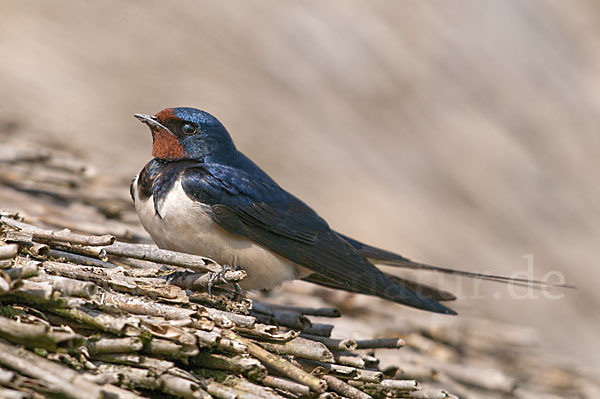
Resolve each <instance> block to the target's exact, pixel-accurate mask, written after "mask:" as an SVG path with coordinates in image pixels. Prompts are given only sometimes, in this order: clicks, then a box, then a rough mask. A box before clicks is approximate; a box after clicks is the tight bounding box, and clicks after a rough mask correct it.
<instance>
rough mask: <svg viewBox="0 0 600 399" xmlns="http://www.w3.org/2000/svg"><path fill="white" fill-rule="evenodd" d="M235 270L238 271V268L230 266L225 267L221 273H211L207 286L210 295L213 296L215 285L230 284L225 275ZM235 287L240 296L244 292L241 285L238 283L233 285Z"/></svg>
mask: <svg viewBox="0 0 600 399" xmlns="http://www.w3.org/2000/svg"><path fill="white" fill-rule="evenodd" d="M234 270H236V268H234V267H232V266H229V265H223V268H222V269H221V271H219V272H210V273H209V276H208V285H207V291H208V295H210V296H212V288H213V287H214V286H215V284H219V283H223V284H228V283H229V281H227V279H226V278H225V273H227V272H229V271H234ZM233 286H234V288H235V292H236V293H238V294H239V293H241V292H242V288H241V287H240V285H239V284H238V283H233Z"/></svg>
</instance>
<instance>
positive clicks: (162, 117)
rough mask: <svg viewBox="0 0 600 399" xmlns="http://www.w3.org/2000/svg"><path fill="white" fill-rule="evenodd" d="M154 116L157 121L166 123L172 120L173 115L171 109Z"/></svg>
mask: <svg viewBox="0 0 600 399" xmlns="http://www.w3.org/2000/svg"><path fill="white" fill-rule="evenodd" d="M154 116H156V117H157V118H158V120H159V121H166V120H167V119H170V118H173V117H174V116H175V115H174V114H173V108H167V109H163V110H162V111H160V112H159V113H158V114H156V115H154Z"/></svg>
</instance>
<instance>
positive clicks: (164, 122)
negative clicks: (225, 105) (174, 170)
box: [135, 108, 236, 161]
mask: <svg viewBox="0 0 600 399" xmlns="http://www.w3.org/2000/svg"><path fill="white" fill-rule="evenodd" d="M135 117H136V118H138V119H139V120H140V121H141V122H143V123H145V124H147V125H148V127H150V131H151V132H152V142H153V144H152V155H153V156H154V157H155V158H158V159H162V160H166V161H175V160H181V159H198V160H202V161H206V160H217V159H224V158H227V157H228V156H231V155H232V154H234V153H235V152H236V149H235V145H234V144H233V141H232V140H231V137H230V136H229V133H228V132H227V129H225V127H224V126H223V125H222V124H221V122H219V121H218V120H217V118H215V117H214V116H212V115H211V114H209V113H208V112H204V111H200V110H199V109H195V108H167V109H164V110H162V111H160V112H159V113H157V114H156V115H154V116H151V115H143V114H135Z"/></svg>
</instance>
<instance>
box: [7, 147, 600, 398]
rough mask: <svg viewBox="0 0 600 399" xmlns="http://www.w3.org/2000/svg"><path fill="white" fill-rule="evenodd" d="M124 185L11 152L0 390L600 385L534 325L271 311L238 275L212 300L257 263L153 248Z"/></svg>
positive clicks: (291, 392)
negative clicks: (544, 344) (561, 357)
mask: <svg viewBox="0 0 600 399" xmlns="http://www.w3.org/2000/svg"><path fill="white" fill-rule="evenodd" d="M117 186H119V187H120V188H119V189H113V188H111V187H114V186H111V185H110V184H107V183H106V182H103V181H102V179H99V178H95V177H93V176H92V175H90V169H89V168H88V167H86V166H85V165H83V164H81V163H80V162H78V161H76V160H73V159H71V158H64V157H63V158H57V157H56V156H55V155H53V154H51V153H49V152H47V151H40V150H37V149H35V148H34V149H31V148H29V149H27V148H25V149H24V148H21V147H9V146H7V145H5V146H4V147H3V148H2V150H0V187H1V190H2V197H0V208H4V209H7V210H6V211H3V212H2V213H1V214H0V398H30V397H31V398H38V397H45V396H58V397H69V398H137V397H184V398H210V397H215V398H222V399H234V398H240V399H253V398H258V397H260V398H268V399H276V398H279V399H282V398H308V397H319V398H329V397H331V398H335V397H337V396H339V397H347V398H351V399H367V398H369V397H376V398H383V397H399V398H452V397H456V396H454V395H452V394H450V393H448V390H449V391H451V392H454V393H456V394H458V395H460V396H461V397H469V398H474V397H483V398H509V397H518V398H524V399H525V398H541V397H544V398H552V397H560V396H552V395H566V396H568V397H572V398H578V397H581V398H584V397H593V396H590V395H594V394H595V393H598V385H597V384H596V383H595V382H594V381H593V379H592V378H589V377H586V376H585V375H584V374H583V373H581V372H580V371H578V370H574V369H572V368H569V367H570V366H564V365H557V364H556V362H551V361H550V360H548V359H547V358H545V357H544V356H543V355H542V354H540V353H539V352H536V351H535V350H533V349H532V348H531V345H532V343H533V342H534V341H535V338H534V337H532V335H531V333H530V331H529V330H524V329H518V328H512V327H507V326H503V325H500V324H497V323H496V324H494V323H490V322H487V321H486V322H481V321H477V320H476V321H473V319H461V318H460V317H459V318H453V317H447V318H443V320H444V321H443V322H441V323H437V324H432V323H431V320H432V319H429V318H427V317H423V318H418V317H417V318H415V317H407V318H401V319H399V318H398V316H397V315H396V316H394V317H395V318H394V317H391V315H390V312H394V313H397V310H398V308H393V309H389V310H388V311H386V310H385V309H381V310H380V311H373V310H371V311H369V312H368V313H364V312H363V314H362V315H360V309H359V308H360V306H358V307H357V308H356V309H352V305H351V302H352V300H349V299H348V298H351V297H350V296H344V297H343V299H342V300H339V299H338V300H336V298H335V296H331V295H330V294H328V295H330V297H329V303H330V304H331V303H335V304H337V305H339V306H340V307H341V308H342V309H345V310H346V311H348V313H350V314H353V313H354V314H357V313H358V314H359V317H358V318H352V317H350V316H345V317H342V318H338V317H339V316H340V312H339V311H338V310H337V309H335V308H333V307H331V305H329V306H327V303H325V304H324V305H321V303H322V300H319V301H321V303H319V304H318V306H311V307H308V306H294V305H291V304H290V302H291V303H294V298H295V299H297V300H300V301H301V303H305V302H306V303H308V301H310V300H313V301H314V300H315V298H316V297H315V291H314V290H312V291H310V292H308V293H307V292H304V293H303V292H302V289H300V290H297V292H296V293H293V294H291V295H290V294H289V293H288V294H287V295H285V294H280V296H279V297H278V296H277V295H276V296H274V297H271V298H269V302H271V304H267V303H266V301H262V300H261V301H260V302H259V301H257V300H254V301H252V300H250V299H248V298H247V297H245V296H243V295H242V294H239V293H236V292H235V290H233V289H231V284H229V285H223V286H220V287H217V288H213V290H212V295H209V294H208V293H207V286H208V284H209V281H214V278H213V277H214V276H217V275H218V276H220V277H223V279H224V280H226V281H227V282H228V283H235V282H237V281H239V280H241V279H243V278H244V276H245V272H244V271H242V270H234V271H232V270H223V269H222V266H221V265H219V264H217V263H215V262H213V261H212V260H210V259H207V258H204V257H201V256H193V255H188V254H183V253H176V252H171V251H166V250H161V249H158V248H156V247H155V246H153V245H148V244H144V243H139V242H140V241H141V242H146V243H147V242H148V241H147V238H146V236H145V234H144V232H143V231H142V230H141V229H140V227H139V225H138V224H137V221H136V217H135V214H134V213H133V211H132V208H131V205H130V203H129V201H128V199H127V194H126V193H127V187H126V183H123V182H119V183H118V184H117ZM17 211H19V212H18V213H17ZM65 227H68V228H69V229H70V230H67V229H64V228H65ZM74 231H77V233H75V232H74ZM219 280H220V279H219ZM319 292H326V291H323V290H322V289H319ZM329 292H330V291H329ZM298 298H299V299H298ZM368 300H372V301H376V300H375V299H368ZM336 302H337V303H336ZM273 303H278V304H273ZM296 303H297V302H296ZM413 314H414V313H413ZM461 317H462V316H461ZM323 318H326V319H323ZM329 318H338V319H336V320H337V321H338V322H337V323H336V324H337V325H338V327H339V328H340V329H341V330H342V331H344V332H348V330H350V332H349V333H348V334H349V335H348V336H350V334H353V331H354V330H360V329H361V328H362V329H363V330H365V329H367V331H368V334H366V335H365V338H367V337H369V336H370V337H371V338H372V337H373V336H374V335H375V334H379V333H381V332H382V331H383V330H384V329H387V331H388V333H387V334H385V336H388V337H389V336H392V337H393V338H373V339H358V340H357V339H350V338H348V339H341V338H332V337H331V335H332V330H333V324H330V323H324V321H327V320H329ZM436 320H440V319H436ZM344 321H345V322H346V323H350V324H351V325H352V327H351V328H350V329H349V328H348V325H346V328H344V326H343V323H344ZM375 326H377V327H375ZM399 326H400V327H399ZM337 330H338V329H337V328H336V331H337ZM403 346H405V347H404V348H402V349H400V350H398V349H399V348H401V347H403ZM535 392H538V393H535ZM539 392H546V394H544V395H541V394H539Z"/></svg>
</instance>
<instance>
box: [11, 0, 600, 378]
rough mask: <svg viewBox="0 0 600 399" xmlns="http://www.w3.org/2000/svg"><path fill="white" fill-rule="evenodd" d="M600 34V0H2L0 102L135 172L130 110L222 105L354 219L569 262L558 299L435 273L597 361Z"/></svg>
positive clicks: (453, 246)
mask: <svg viewBox="0 0 600 399" xmlns="http://www.w3.org/2000/svg"><path fill="white" fill-rule="evenodd" d="M598 37H600V3H598V2H595V1H571V2H564V1H558V0H556V1H552V0H546V1H491V0H488V1H485V0H484V1H482V0H472V1H467V0H461V1H454V2H439V1H438V2H436V1H393V0H389V1H383V0H377V1H349V0H344V1H341V0H340V1H327V2H322V1H303V2H296V1H281V0H252V1H248V0H235V1H227V2H223V1H219V0H214V1H196V0H194V1H191V0H190V1H179V2H170V3H169V4H167V2H162V1H129V2H122V1H116V0H112V1H102V2H99V1H96V2H73V1H67V0H63V1H53V2H47V1H43V0H38V1H33V0H32V1H18V0H5V1H2V2H1V3H0V54H1V57H2V62H0V89H1V91H0V93H1V95H0V122H1V123H2V124H4V126H5V128H7V129H8V127H10V126H17V125H18V126H24V127H26V129H25V130H23V132H25V133H19V134H21V135H22V139H23V141H30V142H35V143H39V145H41V146H47V145H52V146H55V147H56V146H62V147H66V148H69V149H72V150H74V151H77V152H78V153H80V154H82V156H83V157H85V158H87V159H89V160H91V161H92V162H93V163H95V164H96V165H97V166H98V168H99V170H100V171H101V174H105V175H106V176H107V177H108V176H110V177H111V178H112V177H114V178H117V179H118V180H119V182H120V184H122V187H123V190H124V191H127V190H128V187H129V181H130V180H131V178H132V177H133V176H134V175H135V174H137V173H138V172H139V171H140V170H141V168H142V167H143V166H144V164H145V163H146V162H147V161H148V160H149V159H150V157H151V156H150V148H151V137H150V134H149V132H148V130H147V128H146V127H144V126H142V125H140V124H139V122H138V121H136V120H135V119H134V118H133V117H132V114H133V113H137V112H140V113H150V114H152V113H156V112H158V111H160V110H161V109H163V108H167V107H174V106H192V107H196V108H201V109H204V110H206V111H209V112H210V113H212V114H214V115H215V116H217V117H218V118H219V119H220V120H221V121H222V122H223V123H224V124H225V125H226V126H227V128H228V129H229V131H230V133H231V135H232V136H233V138H234V140H235V142H236V144H237V145H238V148H239V149H241V150H242V151H243V152H245V153H246V154H247V155H249V156H250V157H251V158H252V159H254V160H255V161H256V162H257V163H258V164H259V165H261V166H262V167H263V168H264V169H265V170H266V171H267V172H268V173H270V174H271V176H273V177H274V178H275V179H276V180H277V181H278V182H279V183H280V184H281V185H282V186H283V187H284V188H286V189H288V190H290V191H291V192H293V193H295V194H296V195H298V196H299V197H301V198H302V199H304V200H305V201H306V202H307V203H308V204H309V205H311V206H312V207H313V208H314V209H315V210H317V212H319V213H320V214H321V215H322V216H323V217H325V218H326V219H327V220H328V221H329V223H330V225H331V226H332V227H334V228H336V229H337V230H339V231H342V232H344V233H347V234H348V235H350V236H352V237H355V238H357V239H360V240H363V241H366V242H369V243H371V244H374V245H377V246H380V247H383V248H386V249H390V250H394V251H398V252H400V253H402V254H404V255H406V256H408V257H410V258H412V259H415V260H419V261H423V262H427V263H431V264H439V265H444V266H451V267H456V268H462V269H466V270H471V271H488V272H494V273H499V274H507V275H511V274H513V273H515V272H519V271H521V272H522V273H525V272H528V273H530V274H529V277H533V278H537V279H542V278H544V277H545V276H546V277H548V278H549V279H550V280H552V281H558V278H559V277H560V276H559V275H558V274H556V273H555V274H554V275H547V273H549V272H552V271H558V272H560V273H561V275H562V276H564V278H565V279H566V280H567V281H568V282H569V283H571V284H574V285H576V286H577V287H578V289H577V290H564V291H560V290H559V291H556V290H553V291H552V293H551V294H552V295H558V296H561V298H560V299H551V298H548V297H547V295H546V296H545V295H543V293H541V292H534V293H531V292H527V291H526V290H520V291H517V292H516V293H515V292H514V291H512V290H510V289H508V288H507V287H505V286H501V285H497V284H493V283H482V284H480V285H477V284H474V283H472V282H469V281H468V280H456V279H450V278H441V277H431V276H430V278H433V281H434V282H435V283H436V284H439V285H441V286H443V287H444V288H446V289H448V290H450V291H453V292H456V293H457V294H458V295H459V297H460V298H459V300H458V303H457V304H456V306H455V307H456V308H457V309H458V310H459V311H460V312H462V313H478V314H483V315H485V316H487V317H490V318H494V319H498V320H501V321H506V322H510V323H514V324H523V325H529V326H533V327H536V328H538V329H540V330H541V331H542V335H543V338H544V342H545V345H546V347H547V349H548V351H549V352H554V353H557V354H561V355H566V356H568V357H572V358H574V359H578V362H580V363H584V364H588V365H591V366H593V367H596V366H600V338H599V337H600V312H599V311H598V309H599V307H600V290H599V289H598V286H599V285H600V269H599V268H598V249H599V244H600V217H599V211H600V183H599V182H598V177H599V176H598V168H599V167H600V41H599V40H597V39H598ZM1 196H2V193H0V205H1ZM530 260H532V262H531V263H528V262H530ZM421 275H423V274H421ZM521 277H523V276H521ZM284 289H285V287H284ZM517 294H518V295H517ZM561 294H562V295H561ZM534 297H535V298H534ZM389 306H390V312H394V313H399V312H416V311H413V310H409V309H406V308H403V307H400V306H396V305H389ZM432 317H433V316H432ZM459 317H460V316H459Z"/></svg>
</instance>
